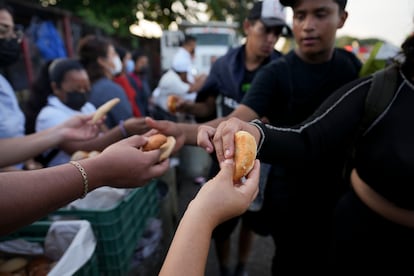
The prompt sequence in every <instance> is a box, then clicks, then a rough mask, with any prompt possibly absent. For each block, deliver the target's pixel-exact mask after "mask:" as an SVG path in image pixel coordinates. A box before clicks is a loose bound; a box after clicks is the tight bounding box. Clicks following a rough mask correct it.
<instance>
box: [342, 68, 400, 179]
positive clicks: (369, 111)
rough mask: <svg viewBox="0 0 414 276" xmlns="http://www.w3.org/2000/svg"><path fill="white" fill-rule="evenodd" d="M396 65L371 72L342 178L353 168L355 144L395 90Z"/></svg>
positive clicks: (346, 177)
mask: <svg viewBox="0 0 414 276" xmlns="http://www.w3.org/2000/svg"><path fill="white" fill-rule="evenodd" d="M398 68H399V67H398V65H397V64H392V65H390V66H388V67H386V68H384V69H382V70H379V71H376V72H375V73H374V74H373V77H372V82H371V85H370V88H369V90H368V94H367V96H366V98H365V108H364V114H363V117H362V119H361V122H360V124H359V127H358V129H357V130H356V132H355V134H354V136H353V138H352V140H351V144H350V145H349V148H348V152H347V156H346V160H345V164H344V168H343V171H342V175H343V178H344V179H346V181H347V180H348V177H349V175H350V173H351V170H352V169H353V160H354V157H355V145H356V143H357V141H358V139H360V138H361V136H362V135H363V134H364V132H365V131H366V130H367V129H368V128H369V126H370V125H371V124H372V123H373V122H374V121H375V119H376V118H377V117H378V116H379V115H380V114H381V113H382V112H383V111H384V110H385V108H386V107H387V106H388V104H389V103H390V102H391V100H392V98H393V97H394V95H395V92H396V90H397V78H398Z"/></svg>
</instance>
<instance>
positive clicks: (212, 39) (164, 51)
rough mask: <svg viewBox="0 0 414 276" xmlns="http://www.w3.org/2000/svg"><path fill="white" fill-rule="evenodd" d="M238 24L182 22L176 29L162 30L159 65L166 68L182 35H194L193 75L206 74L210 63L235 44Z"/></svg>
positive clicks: (236, 43) (237, 41)
mask: <svg viewBox="0 0 414 276" xmlns="http://www.w3.org/2000/svg"><path fill="white" fill-rule="evenodd" d="M237 27H238V24H236V23H234V24H229V23H226V22H218V21H212V22H207V23H199V24H192V23H189V22H183V23H182V24H180V26H179V30H177V31H164V32H163V35H162V37H161V67H162V70H163V71H165V70H168V69H169V68H170V66H171V62H172V59H173V57H174V54H175V52H176V51H177V50H178V48H179V47H180V43H181V41H182V40H183V38H184V35H191V36H194V37H195V38H196V40H197V46H196V49H195V58H194V70H193V72H192V74H193V75H197V74H208V73H209V71H210V68H211V65H212V64H213V63H214V61H215V60H216V59H217V58H219V57H220V56H222V55H224V54H225V53H226V52H227V51H228V50H229V49H230V48H232V47H234V46H237V45H238V44H239V43H240V41H239V36H238V34H237Z"/></svg>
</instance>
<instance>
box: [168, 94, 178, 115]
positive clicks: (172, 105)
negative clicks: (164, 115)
mask: <svg viewBox="0 0 414 276" xmlns="http://www.w3.org/2000/svg"><path fill="white" fill-rule="evenodd" d="M178 100H179V98H178V97H177V96H175V95H169V96H168V98H167V107H168V111H170V112H171V113H173V114H175V112H177V102H178Z"/></svg>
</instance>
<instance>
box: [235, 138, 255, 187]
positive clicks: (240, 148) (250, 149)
mask: <svg viewBox="0 0 414 276" xmlns="http://www.w3.org/2000/svg"><path fill="white" fill-rule="evenodd" d="M256 155H257V145H256V140H255V139H254V137H253V135H251V134H250V133H249V132H247V131H244V130H240V131H237V132H236V134H235V135H234V165H235V168H234V174H233V181H234V182H240V180H241V178H242V177H243V176H245V175H247V174H248V173H249V172H250V171H251V169H252V168H253V166H254V161H255V160H256Z"/></svg>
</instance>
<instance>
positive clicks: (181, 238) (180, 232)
mask: <svg viewBox="0 0 414 276" xmlns="http://www.w3.org/2000/svg"><path fill="white" fill-rule="evenodd" d="M200 214H202V213H201V212H199V211H197V210H195V209H194V208H192V206H191V203H190V205H189V207H188V209H187V211H186V212H185V214H184V216H183V218H182V219H181V221H180V224H179V226H178V228H177V231H176V233H175V236H174V239H173V241H172V243H171V246H170V249H169V251H168V254H167V257H166V259H165V261H164V264H163V266H162V268H161V272H160V274H159V275H160V276H163V275H168V276H174V275H177V276H178V275H179V276H181V275H204V273H205V266H206V262H207V257H208V252H209V248H210V240H211V233H212V231H213V229H214V227H212V226H211V225H209V224H208V219H207V218H206V217H203V216H200Z"/></svg>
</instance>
